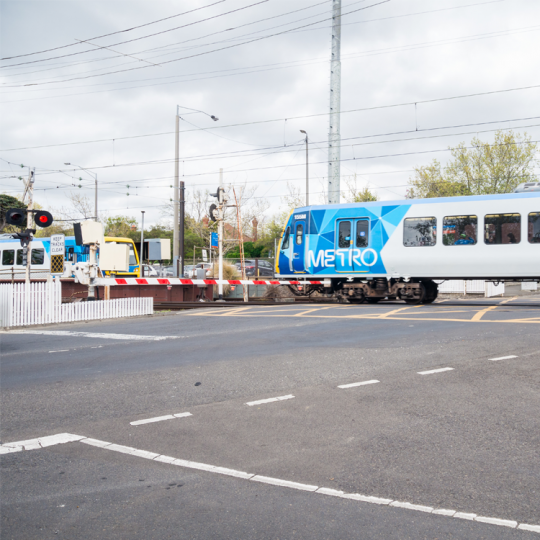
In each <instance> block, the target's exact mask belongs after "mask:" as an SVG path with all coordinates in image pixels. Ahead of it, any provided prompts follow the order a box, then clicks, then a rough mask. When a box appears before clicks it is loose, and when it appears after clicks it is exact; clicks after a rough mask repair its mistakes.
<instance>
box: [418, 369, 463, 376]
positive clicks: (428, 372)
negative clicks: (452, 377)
mask: <svg viewBox="0 0 540 540" xmlns="http://www.w3.org/2000/svg"><path fill="white" fill-rule="evenodd" d="M453 370H454V368H453V367H443V368H439V369H430V370H429V371H419V372H418V375H431V374H433V373H442V372H443V371H453Z"/></svg>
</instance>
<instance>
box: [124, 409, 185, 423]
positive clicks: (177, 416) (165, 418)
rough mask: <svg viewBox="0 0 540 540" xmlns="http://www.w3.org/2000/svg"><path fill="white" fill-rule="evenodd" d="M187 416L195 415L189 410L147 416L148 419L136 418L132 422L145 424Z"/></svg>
mask: <svg viewBox="0 0 540 540" xmlns="http://www.w3.org/2000/svg"><path fill="white" fill-rule="evenodd" d="M186 416H193V415H192V414H191V413H189V412H183V413H177V414H166V415H165V416H156V417H155V418H147V419H146V420H135V422H130V424H131V425H132V426H141V425H143V424H151V423H152V422H161V421H162V420H174V419H175V418H185V417H186Z"/></svg>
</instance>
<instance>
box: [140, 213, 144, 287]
mask: <svg viewBox="0 0 540 540" xmlns="http://www.w3.org/2000/svg"><path fill="white" fill-rule="evenodd" d="M144 212H145V211H144V210H141V214H142V225H141V256H140V257H139V265H140V269H141V271H140V273H139V274H140V276H141V277H144V265H143V261H144Z"/></svg>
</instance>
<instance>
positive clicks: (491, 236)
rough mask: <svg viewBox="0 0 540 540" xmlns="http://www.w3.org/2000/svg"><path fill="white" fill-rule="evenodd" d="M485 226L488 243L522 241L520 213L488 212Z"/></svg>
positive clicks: (486, 241) (516, 242)
mask: <svg viewBox="0 0 540 540" xmlns="http://www.w3.org/2000/svg"><path fill="white" fill-rule="evenodd" d="M484 227H485V231H484V233H485V234H484V241H485V243H486V244H490V245H494V244H519V243H520V241H521V215H520V214H488V215H487V216H485V218H484Z"/></svg>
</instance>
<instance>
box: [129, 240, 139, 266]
mask: <svg viewBox="0 0 540 540" xmlns="http://www.w3.org/2000/svg"><path fill="white" fill-rule="evenodd" d="M137 264H138V263H137V257H135V250H134V249H133V244H129V266H135V265H137Z"/></svg>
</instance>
